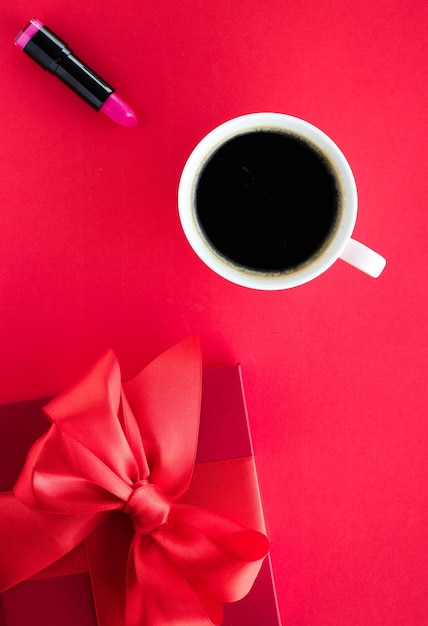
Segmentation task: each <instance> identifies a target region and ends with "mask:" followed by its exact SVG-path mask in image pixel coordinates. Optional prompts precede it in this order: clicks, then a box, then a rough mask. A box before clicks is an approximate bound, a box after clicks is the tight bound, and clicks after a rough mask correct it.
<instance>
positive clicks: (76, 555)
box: [0, 365, 281, 626]
mask: <svg viewBox="0 0 428 626" xmlns="http://www.w3.org/2000/svg"><path fill="white" fill-rule="evenodd" d="M48 401H49V399H46V398H43V399H37V400H28V401H25V402H15V403H10V404H5V405H2V406H0V491H7V490H10V489H11V488H12V487H13V485H14V483H15V481H16V479H17V477H18V475H19V473H20V471H21V469H22V467H23V465H24V462H25V458H26V455H27V452H28V450H29V449H30V447H31V446H32V444H33V443H34V441H35V440H36V439H37V438H38V437H40V436H41V435H42V434H43V433H44V432H45V431H46V430H47V428H48V427H49V423H48V421H47V420H46V417H45V415H44V413H43V412H42V407H43V406H44V405H45V404H46V403H47V402H48ZM180 502H184V503H187V504H197V505H198V506H202V507H206V508H208V509H213V510H214V511H216V512H217V513H220V514H223V515H225V516H227V517H230V518H232V519H234V520H235V521H237V522H240V523H241V524H242V525H244V526H248V527H251V528H254V529H256V530H259V531H261V532H265V530H266V529H265V524H264V519H263V511H262V506H261V500H260V492H259V486H258V481H257V473H256V467H255V463H254V456H253V447H252V443H251V435H250V432H249V424H248V418H247V412H246V406H245V399H244V394H243V387H242V377H241V370H240V367H239V366H238V365H236V366H230V367H223V368H214V369H208V370H205V371H204V375H203V387H202V408H201V420H200V431H199V440H198V449H197V455H196V464H195V468H194V473H193V478H192V481H191V484H190V487H189V489H188V490H187V491H186V493H185V494H184V496H182V497H181V498H180ZM0 514H1V512H0ZM108 524H111V525H115V526H117V531H118V532H117V536H118V542H117V543H116V544H115V545H111V543H110V544H109V550H110V552H109V555H110V562H111V567H112V569H114V568H115V567H117V559H123V556H122V555H123V554H124V553H125V552H124V551H123V550H122V549H121V548H122V547H123V544H122V545H121V542H129V539H130V536H131V530H132V529H131V522H130V520H129V518H128V516H125V515H123V514H121V513H118V514H116V515H114V516H112V518H111V519H110V520H109V522H108ZM99 541H101V542H102V534H101V533H99V532H97V533H96V540H95V541H91V538H89V540H86V541H85V543H84V544H83V543H82V544H80V545H79V546H78V547H77V548H75V549H74V550H73V551H72V552H70V553H69V554H67V555H66V556H65V557H63V558H62V559H61V560H59V561H57V562H56V563H54V564H53V565H51V566H50V567H48V568H46V569H45V570H43V572H40V573H39V574H38V575H37V576H35V577H33V578H31V579H30V580H27V581H25V582H23V583H21V584H19V585H17V586H16V587H13V588H12V589H9V590H8V591H6V592H4V593H3V594H2V595H0V626H28V625H29V624H31V626H57V625H58V624H61V626H75V625H76V624H79V626H97V618H96V613H95V608H94V602H93V596H92V591H94V593H95V595H96V589H94V590H93V589H92V586H91V580H90V576H89V573H88V569H89V567H90V565H89V564H90V563H91V551H96V550H97V549H99V547H100V546H99V545H97V544H98V542H99ZM96 580H97V584H100V585H103V586H104V588H107V589H108V587H109V586H111V580H112V578H111V576H110V574H109V571H108V570H105V571H103V572H97V577H96ZM165 592H166V593H168V591H167V590H165ZM115 593H121V591H118V590H117V588H112V589H111V594H115ZM107 595H108V594H107ZM103 596H104V597H105V596H106V594H105V593H104V594H103ZM101 611H102V613H101V614H100V608H99V607H98V616H99V621H100V623H102V625H103V626H107V625H108V624H111V620H110V618H109V608H108V606H106V605H104V606H103V607H102V609H101ZM262 624H263V626H277V625H278V626H279V625H280V624H281V621H280V617H279V612H278V607H277V602H276V594H275V587H274V582H273V575H272V568H271V562H270V559H269V556H268V557H267V558H266V559H265V561H264V563H263V566H262V569H261V571H260V573H259V575H258V577H257V579H256V581H255V583H254V585H253V588H252V589H251V591H250V593H249V594H248V595H247V596H246V597H245V598H243V599H242V600H240V601H239V602H234V603H226V604H224V619H223V622H222V626H261V625H262ZM112 626H114V625H113V624H112Z"/></svg>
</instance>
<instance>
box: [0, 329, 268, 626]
mask: <svg viewBox="0 0 428 626" xmlns="http://www.w3.org/2000/svg"><path fill="white" fill-rule="evenodd" d="M201 378H202V369H201V355H200V348H199V342H198V339H197V338H196V337H191V338H189V339H187V340H185V341H183V342H182V343H180V344H178V345H177V346H175V347H174V348H172V349H170V350H169V351H168V352H166V353H164V354H163V355H161V356H160V357H158V358H157V359H156V360H155V361H153V362H152V363H151V364H150V365H149V366H147V367H146V368H145V369H143V370H142V371H141V372H140V373H139V374H138V375H137V376H136V377H135V378H133V379H132V380H131V381H129V382H127V383H123V384H122V382H121V374H120V369H119V365H118V362H117V360H116V358H115V356H114V354H113V353H112V352H111V351H109V352H107V353H106V354H105V355H104V356H103V357H102V358H101V359H100V360H99V361H98V362H97V363H96V364H95V366H94V367H93V368H92V369H91V370H90V371H89V372H88V374H87V375H86V376H85V377H84V378H82V379H81V380H80V381H79V382H78V383H77V384H76V385H74V386H73V387H71V388H70V389H69V390H67V391H65V392H63V393H62V394H60V395H59V396H57V397H56V398H55V399H54V400H52V401H51V402H50V403H49V404H48V405H47V406H46V407H45V412H46V414H47V416H48V417H49V419H50V420H51V422H52V425H51V427H50V428H49V430H48V431H47V433H46V434H45V435H44V436H43V437H41V438H40V439H39V440H38V441H36V442H35V444H34V445H33V447H32V448H31V450H30V452H29V454H28V457H27V460H26V463H25V465H24V468H23V470H22V472H21V474H20V476H19V478H18V481H17V483H16V484H15V487H14V490H13V493H12V492H8V493H3V494H0V506H1V516H0V591H4V590H5V589H7V588H9V587H11V586H14V585H15V584H17V583H19V582H21V581H22V580H26V579H27V578H29V577H30V576H32V575H33V574H35V573H37V572H39V571H40V570H41V569H43V568H45V567H47V566H48V565H50V564H52V563H53V562H55V561H57V560H58V559H59V558H61V557H62V556H64V555H65V554H67V553H68V552H69V551H70V550H72V549H73V548H74V547H76V546H77V545H78V544H79V543H80V542H82V541H83V540H85V539H86V538H88V537H89V538H90V536H91V534H92V533H94V535H96V533H97V532H99V531H100V530H101V531H102V528H103V526H108V524H110V523H111V520H112V519H113V518H112V516H117V515H118V513H117V512H118V511H120V512H121V513H120V515H122V514H125V515H128V516H129V517H130V519H131V520H132V525H133V533H132V535H133V536H132V540H131V543H130V545H129V551H128V556H127V566H126V590H125V596H126V600H125V606H126V608H125V611H124V619H123V622H122V623H123V624H124V626H209V625H212V624H214V625H219V624H221V621H222V614H223V611H222V603H223V602H234V601H237V600H239V599H241V598H242V597H244V596H245V595H246V594H247V593H248V592H249V590H250V589H251V587H252V584H253V582H254V580H255V578H256V576H257V574H258V571H259V569H260V567H261V564H262V561H263V558H264V557H265V556H266V554H267V551H268V540H267V538H266V537H265V535H263V534H262V533H259V532H256V531H253V530H249V529H247V528H244V527H242V526H241V525H240V524H237V523H235V522H233V521H232V520H229V519H226V518H225V517H222V516H220V515H217V514H216V513H214V512H212V511H210V510H208V509H202V508H199V507H197V506H191V505H187V504H182V503H179V502H177V500H178V498H179V497H180V496H181V495H182V494H183V493H185V491H186V490H187V488H188V486H189V484H190V481H191V478H192V472H193V467H194V461H195V455H196V447H197V441H198V427H199V414H200V399H201ZM230 479H231V480H233V476H231V477H230ZM225 489H227V485H225ZM104 550H106V551H108V550H109V545H108V544H107V545H105V546H104ZM101 561H102V559H101ZM98 566H99V567H102V562H101V563H100V564H99V565H98ZM115 626H119V625H118V624H115Z"/></svg>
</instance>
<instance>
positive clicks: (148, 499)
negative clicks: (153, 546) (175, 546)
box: [123, 480, 171, 535]
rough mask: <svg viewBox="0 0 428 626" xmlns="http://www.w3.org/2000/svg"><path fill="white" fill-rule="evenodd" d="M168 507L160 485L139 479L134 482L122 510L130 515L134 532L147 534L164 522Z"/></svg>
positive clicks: (168, 504)
mask: <svg viewBox="0 0 428 626" xmlns="http://www.w3.org/2000/svg"><path fill="white" fill-rule="evenodd" d="M170 509H171V502H170V501H169V500H168V498H166V496H165V494H164V493H163V491H162V489H160V487H158V486H157V485H153V484H152V483H149V481H148V480H140V481H139V482H138V483H135V484H134V486H133V491H132V493H131V495H130V496H129V498H128V501H127V503H126V504H125V506H124V507H123V512H124V513H126V514H128V515H129V516H130V517H131V519H132V522H133V524H134V530H135V532H136V533H139V534H140V535H148V534H150V533H152V532H154V531H155V530H156V529H157V528H159V526H162V525H163V524H165V523H166V521H167V519H168V515H169V511H170Z"/></svg>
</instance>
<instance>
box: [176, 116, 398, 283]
mask: <svg viewBox="0 0 428 626" xmlns="http://www.w3.org/2000/svg"><path fill="white" fill-rule="evenodd" d="M255 131H274V132H275V131H276V132H279V133H285V134H287V135H292V136H294V137H296V138H297V139H299V140H303V141H304V142H306V143H307V144H309V145H310V146H312V147H313V148H314V149H315V150H316V151H317V152H319V153H321V155H323V158H324V159H326V160H327V161H328V162H329V164H330V166H331V171H332V172H333V176H334V178H335V183H336V186H337V188H338V189H339V194H340V198H341V210H340V215H339V216H338V218H337V224H336V226H335V229H334V233H332V234H331V236H329V237H328V238H327V239H326V241H325V243H324V244H323V246H322V249H321V250H320V251H319V252H317V253H316V254H315V253H314V254H313V255H312V256H311V257H310V258H309V259H307V260H306V261H305V262H304V263H302V264H300V265H297V266H296V267H291V268H290V267H289V268H287V269H284V270H282V269H280V270H275V271H265V270H264V269H259V268H254V267H248V266H245V265H242V264H240V263H237V262H236V261H234V260H233V259H232V258H229V257H227V256H225V255H224V254H222V253H221V252H220V251H219V250H218V249H217V248H216V246H215V245H213V244H212V243H211V241H210V240H209V239H208V237H207V236H206V234H205V232H204V229H203V227H202V226H201V223H200V220H199V218H198V214H197V211H196V192H197V186H198V180H199V177H200V175H201V173H202V172H203V171H204V168H205V166H206V164H207V163H208V162H209V161H210V159H211V157H212V156H213V155H214V154H215V153H216V152H217V150H218V149H219V148H220V147H222V146H223V145H225V144H226V143H227V142H229V141H230V140H231V139H233V138H235V137H237V136H239V135H243V134H245V133H250V132H255ZM357 206H358V198H357V188H356V184H355V179H354V176H353V173H352V170H351V168H350V166H349V163H348V161H347V160H346V158H345V156H344V155H343V153H342V152H341V150H340V149H339V148H338V147H337V145H336V144H335V143H334V142H333V141H332V140H331V139H330V138H329V137H328V136H327V135H326V134H325V133H324V132H323V131H321V130H320V129H318V128H317V127H316V126H313V125H312V124H310V123H308V122H306V121H304V120H301V119H299V118H296V117H292V116H290V115H284V114H282V113H253V114H249V115H243V116H240V117H237V118H234V119H231V120H229V121H227V122H225V123H224V124H221V125H220V126H218V127H217V128H215V129H214V130H212V131H211V132H210V133H208V135H206V136H205V137H204V138H203V139H202V140H201V141H200V142H199V144H198V145H197V146H196V147H195V149H194V150H193V152H192V153H191V155H190V156H189V158H188V160H187V162H186V164H185V166H184V169H183V172H182V175H181V178H180V184H179V189H178V208H179V215H180V220H181V224H182V227H183V230H184V233H185V235H186V237H187V240H188V242H189V244H190V245H191V247H192V248H193V250H194V251H195V253H196V254H197V255H198V256H199V258H200V259H201V260H202V261H203V262H204V263H205V264H206V265H207V266H208V267H210V268H211V269H212V270H213V271H214V272H216V273H217V274H218V275H220V276H222V277H223V278H225V279H227V280H229V281H231V282H233V283H236V284H238V285H242V286H244V287H250V288H253V289H263V290H279V289H288V288H290V287H296V286H298V285H303V284H304V283H307V282H308V281H310V280H312V279H314V278H316V277H317V276H319V275H320V274H322V273H323V272H325V270H327V269H328V268H329V267H330V266H331V265H332V264H333V263H334V262H335V261H336V260H337V259H339V258H340V259H342V260H343V261H346V262H347V263H349V264H350V265H353V266H354V267H356V268H357V269H359V270H361V271H362V272H364V273H366V274H368V275H369V276H372V277H373V278H377V277H378V276H379V275H380V274H381V272H382V270H383V269H384V267H385V264H386V261H385V259H384V258H383V257H382V256H380V255H379V254H378V253H377V252H374V251H373V250H371V249H370V248H368V247H367V246H365V245H364V244H362V243H360V242H358V241H356V240H355V239H352V237H351V235H352V232H353V230H354V226H355V221H356V217H357Z"/></svg>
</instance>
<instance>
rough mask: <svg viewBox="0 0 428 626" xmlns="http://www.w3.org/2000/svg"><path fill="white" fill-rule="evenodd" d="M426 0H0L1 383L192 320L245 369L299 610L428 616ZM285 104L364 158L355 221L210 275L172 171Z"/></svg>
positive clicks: (373, 617) (324, 617)
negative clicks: (56, 74)
mask: <svg viewBox="0 0 428 626" xmlns="http://www.w3.org/2000/svg"><path fill="white" fill-rule="evenodd" d="M33 15H36V16H37V17H38V18H39V19H41V20H43V21H45V22H46V23H47V24H49V25H50V26H51V27H52V28H53V29H55V30H57V31H58V33H59V34H61V35H62V36H63V37H64V38H65V39H66V40H67V41H69V43H70V45H71V46H72V47H73V48H74V50H75V52H76V53H77V54H79V55H80V56H82V57H83V58H84V59H85V60H86V61H87V62H88V63H89V64H90V65H92V66H93V67H94V68H95V69H96V70H97V71H99V72H100V73H101V74H102V75H103V76H104V77H105V78H106V80H108V81H110V82H111V83H113V84H114V85H115V87H116V88H117V90H118V92H119V94H120V95H121V96H122V97H123V98H125V99H126V100H128V102H129V104H130V105H131V106H132V107H133V109H134V110H135V111H136V113H137V115H138V117H139V121H140V124H139V126H138V127H137V128H135V129H123V128H119V127H117V126H115V125H114V124H113V123H111V122H110V121H109V120H108V119H106V118H105V117H103V116H101V115H97V114H96V113H94V112H93V111H92V110H91V109H90V108H89V107H88V106H87V105H85V103H83V102H80V100H78V98H77V97H75V96H74V94H71V93H70V92H68V91H67V89H66V88H65V87H64V86H63V85H61V84H60V83H59V82H58V81H55V79H54V78H52V77H51V76H49V75H48V74H47V73H44V72H43V71H42V70H41V69H40V68H38V67H37V66H36V65H35V64H34V63H32V62H31V60H30V59H28V58H27V57H26V56H25V55H24V54H22V53H21V52H20V51H18V50H17V49H16V48H15V47H14V46H13V43H12V41H13V38H14V37H15V35H16V33H17V32H18V31H19V30H20V29H21V28H22V26H23V25H24V24H25V23H26V22H27V20H28V19H29V18H30V17H32V16H33ZM427 22H428V4H427V3H426V2H424V1H422V0H411V1H410V0H375V1H373V0H360V1H359V2H355V1H354V0H325V1H324V2H314V1H313V0H287V1H284V0H266V1H264V2H262V3H261V2H260V1H256V0H248V1H246V2H245V3H242V2H230V1H229V0H217V1H216V2H200V1H197V0H189V1H188V2H184V3H183V2H178V1H174V0H156V1H154V0H152V1H151V0H149V1H146V2H144V3H141V2H137V0H124V1H123V2H121V3H120V5H119V4H118V3H116V2H112V3H103V4H102V5H101V4H100V3H98V2H88V1H86V2H83V1H82V0H74V1H73V2H68V1H65V2H62V3H61V5H59V4H58V3H57V2H56V1H55V0H40V1H39V2H38V3H37V4H34V2H30V1H29V0H15V1H14V2H13V3H3V4H2V6H1V7H0V61H1V67H2V80H1V83H0V95H1V96H2V97H1V101H2V103H3V111H2V116H1V117H0V131H1V137H2V141H1V148H0V203H1V222H0V240H1V246H0V249H1V263H0V345H1V357H0V397H1V399H2V400H3V401H8V400H17V399H22V398H26V397H27V398H30V397H38V396H41V395H50V394H53V393H55V392H57V391H58V390H59V389H61V388H63V387H65V386H66V385H67V384H68V383H69V382H70V381H72V380H74V378H75V377H76V375H77V374H78V373H79V372H80V371H81V369H82V366H83V367H84V366H86V365H88V364H89V363H91V362H92V361H93V359H94V358H95V357H96V356H97V355H98V354H99V353H100V352H101V351H102V350H104V349H105V348H106V347H110V346H111V347H113V348H114V350H115V351H116V353H117V354H118V356H119V358H120V361H121V363H122V364H123V366H124V369H125V373H126V374H127V375H128V374H129V375H131V374H132V373H134V372H135V371H136V369H137V367H138V366H139V364H140V355H141V354H144V356H147V360H149V359H150V358H151V357H154V356H155V355H157V354H159V353H160V352H161V351H162V350H163V349H165V348H167V347H168V346H169V345H172V344H173V343H174V342H175V341H178V340H180V339H182V338H183V337H185V336H187V335H189V334H191V333H193V332H199V333H200V335H201V338H202V344H203V349H204V355H205V360H206V364H207V365H213V364H224V363H230V362H235V361H237V360H240V361H241V363H242V366H243V368H244V371H245V379H246V395H247V402H248V406H249V410H250V414H251V423H252V432H253V437H254V446H255V449H256V453H257V461H258V470H259V478H260V483H261V488H262V493H263V494H264V505H265V512H266V519H267V522H268V531H269V535H270V537H271V539H272V559H273V564H274V570H275V572H276V578H277V587H278V600H279V605H280V610H281V614H282V617H283V621H284V622H285V623H290V624H293V626H313V625H314V624H322V626H335V625H337V624H340V625H341V626H356V625H357V626H360V625H361V624H364V625H365V624H370V625H371V626H385V624H388V625H389V624H394V625H397V624H399V625H401V624H406V625H407V624H409V625H411V626H426V623H427V622H428V578H427V576H426V573H427V571H428V533H427V523H426V502H427V500H428V460H427V459H428V454H427V453H428V449H427V447H428V444H427V442H428V421H427V419H426V415H427V409H428V391H427V384H426V374H427V371H428V363H427V360H428V359H427V351H426V343H427V339H426V338H427V336H428V316H427V315H426V309H427V289H426V284H427V283H428V277H427V269H426V268H427V263H426V253H425V248H424V241H425V240H426V235H427V217H426V204H427V197H428V189H427V186H428V177H427V176H426V163H427V162H428V143H427V141H426V137H427V135H428V121H427V115H426V111H427V110H428V106H427V105H428V90H427V85H426V59H427V54H428V38H427V27H426V25H427ZM260 110H274V111H280V112H284V113H290V114H293V115H297V116H300V117H302V118H304V119H307V120H308V121H310V122H313V123H315V124H316V125H318V126H319V127H320V128H321V129H322V130H324V131H325V132H327V133H328V134H329V135H330V136H331V137H332V138H333V139H334V140H335V141H336V142H337V143H338V144H339V146H340V147H341V148H342V150H343V151H344V153H345V154H346V156H347V157H348V159H349V161H350V163H351V166H352V168H353V171H354V174H355V177H356V180H357V186H358V191H359V215H358V218H357V224H356V229H355V233H354V234H355V236H356V238H358V239H360V240H361V241H363V242H364V243H366V244H367V245H369V246H372V247H373V248H375V249H376V250H378V251H379V252H380V253H381V254H383V255H384V256H385V257H386V258H387V260H388V265H387V267H386V270H385V272H384V274H383V275H382V276H381V277H380V278H379V279H377V280H373V279H369V278H368V277H366V276H363V275H362V274H360V273H358V272H357V271H356V270H353V269H352V268H350V267H348V266H346V265H345V264H344V263H342V262H337V263H336V264H335V265H334V266H333V267H332V268H331V269H330V270H329V271H328V272H326V273H325V274H324V275H323V276H321V277H320V278H318V279H317V280H316V281H314V282H313V283H310V284H308V285H305V286H302V287H300V288H298V289H296V290H292V291H287V292H281V293H259V292H253V291H250V290H247V289H244V288H240V287H236V286H234V285H231V284H229V283H227V282H226V281H224V280H222V279H220V278H218V277H217V276H216V275H215V274H213V273H212V272H211V271H210V270H209V269H207V268H205V267H204V266H203V265H202V263H200V262H199V261H198V259H197V258H196V256H195V255H194V253H193V252H192V251H191V250H190V248H189V246H188V244H187V242H186V241H185V238H184V236H183V234H182V232H181V228H180V224H179V220H178V215H177V208H176V192H177V186H178V180H179V176H180V172H181V169H182V167H183V165H184V162H185V160H186V158H187V156H188V155H189V153H190V151H191V150H192V149H193V147H194V145H195V144H196V143H197V141H199V139H200V138H201V137H202V136H203V135H205V134H206V133H207V132H208V131H209V130H211V129H212V128H213V127H214V126H216V125H218V124H220V123H221V122H223V121H225V120H226V119H228V118H230V117H233V116H235V115H239V114H241V113H249V112H253V111H260Z"/></svg>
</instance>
